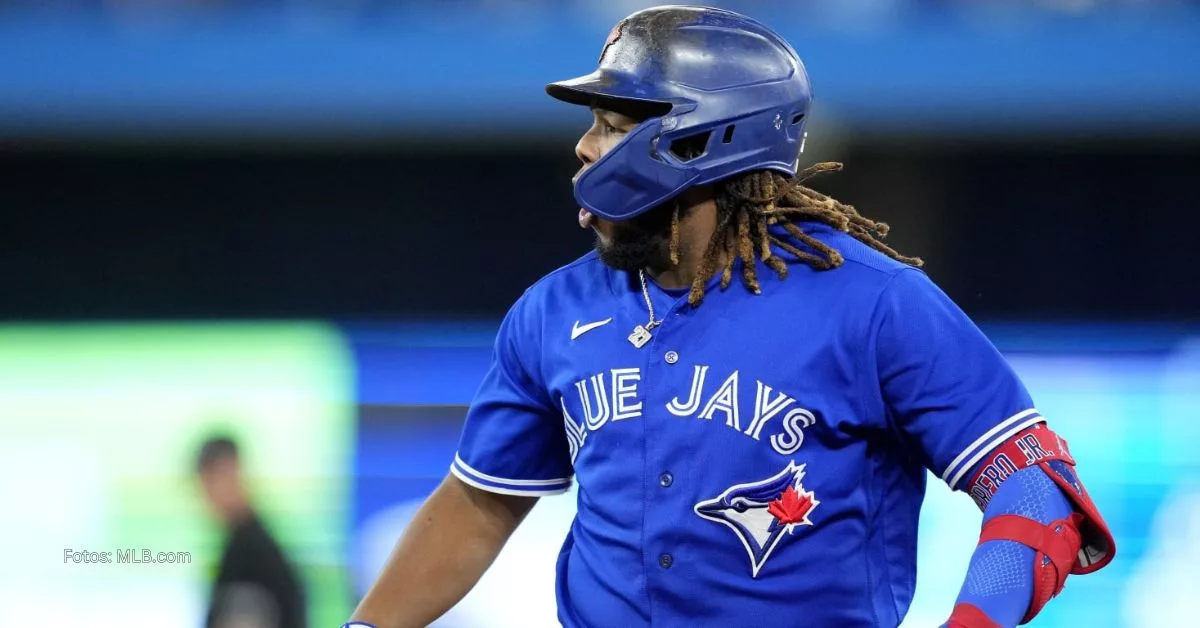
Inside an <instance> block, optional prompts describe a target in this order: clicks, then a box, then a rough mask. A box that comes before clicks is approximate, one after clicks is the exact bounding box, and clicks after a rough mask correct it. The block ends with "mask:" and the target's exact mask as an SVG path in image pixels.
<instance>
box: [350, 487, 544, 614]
mask: <svg viewBox="0 0 1200 628" xmlns="http://www.w3.org/2000/svg"><path fill="white" fill-rule="evenodd" d="M537 500H538V498H537V497H536V496H527V495H504V494H501V493H493V492H490V491H485V490H481V489H478V488H475V487H473V486H470V485H468V484H466V483H464V482H462V481H461V480H459V479H458V478H457V477H455V476H453V475H451V476H448V477H447V478H446V479H445V481H443V482H442V484H441V486H439V487H438V488H437V490H435V491H434V492H433V495H431V496H430V497H429V499H428V500H427V501H426V502H425V504H424V505H423V506H421V509H420V510H418V511H417V514H416V516H415V517H414V518H413V521H412V523H410V524H409V526H408V529H407V530H405V532H404V536H403V537H401V539H400V542H399V544H398V545H397V546H396V549H395V551H394V552H392V555H391V556H390V557H389V558H388V561H387V564H386V565H385V566H384V568H383V572H382V573H381V574H380V576H379V578H378V580H376V582H375V584H374V585H373V586H372V587H371V589H370V591H368V592H367V595H366V597H364V598H363V600H362V602H361V603H360V604H359V605H358V609H357V610H355V611H354V615H353V616H352V620H353V621H360V622H367V623H369V624H371V625H373V626H376V627H377V628H409V627H410V626H411V627H413V628H419V627H422V626H427V625H429V624H430V623H432V622H433V621H434V620H436V619H437V618H438V617H440V616H442V615H443V614H444V613H446V611H448V610H450V609H451V608H452V607H453V606H454V605H455V604H457V603H458V602H459V601H460V600H461V599H462V598H463V597H465V596H466V594H467V592H469V591H470V590H471V588H472V587H474V586H475V584H476V583H477V582H478V581H479V578H480V577H482V576H483V573H484V572H485V571H486V570H487V568H488V567H489V566H491V564H492V562H493V561H494V560H495V559H496V556H497V555H498V554H499V553H500V550H501V548H503V547H504V544H505V543H506V542H507V541H508V538H509V537H510V536H511V535H512V533H513V531H514V530H516V529H517V526H518V525H520V523H521V521H522V520H523V519H524V518H525V515H527V514H528V513H529V510H530V509H531V508H533V506H534V504H536V503H537Z"/></svg>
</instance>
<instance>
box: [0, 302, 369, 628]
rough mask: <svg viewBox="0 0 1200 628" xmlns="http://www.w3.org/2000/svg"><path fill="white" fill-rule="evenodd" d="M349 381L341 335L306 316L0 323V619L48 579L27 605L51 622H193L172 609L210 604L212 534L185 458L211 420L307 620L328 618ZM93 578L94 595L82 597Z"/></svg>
mask: <svg viewBox="0 0 1200 628" xmlns="http://www.w3.org/2000/svg"><path fill="white" fill-rule="evenodd" d="M352 377H353V372H352V365H351V361H350V357H349V355H348V353H347V350H346V344H345V342H344V340H343V338H342V337H341V335H340V333H339V332H338V331H337V330H336V329H335V328H333V327H332V326H329V325H325V324H319V323H303V322H297V323H280V324H266V323H263V324H242V323H237V324H220V323H204V324H170V325H134V324H121V325H72V326H58V325H56V326H4V327H0V460H2V462H0V466H2V467H3V471H4V476H5V477H6V478H7V480H8V481H7V482H6V483H5V484H4V485H3V486H4V488H3V489H0V499H2V503H4V504H6V505H9V506H15V507H14V508H12V511H14V512H17V511H19V512H21V515H20V516H17V517H11V516H10V517H4V518H3V519H2V520H0V537H2V538H5V539H7V540H9V541H11V542H13V544H14V551H15V554H14V556H15V560H13V559H12V558H10V559H9V560H7V561H5V565H7V566H0V590H3V591H4V593H0V619H3V620H4V621H3V623H6V624H11V623H12V622H13V621H23V620H32V619H35V618H33V617H23V616H14V615H20V613H21V612H23V611H20V610H17V609H18V608H20V607H21V606H34V607H36V606H37V605H36V604H32V605H31V604H29V603H28V602H29V600H30V599H36V598H37V597H38V596H40V595H42V594H44V593H45V590H46V588H47V587H48V583H52V582H55V583H57V584H56V586H55V589H56V590H55V592H54V593H55V595H54V597H56V598H57V599H59V600H61V602H60V603H59V604H56V605H55V608H51V609H48V611H47V610H46V609H40V610H41V611H42V612H41V613H40V614H39V616H38V617H37V618H36V619H37V620H38V621H41V622H47V621H48V622H49V624H50V625H77V624H76V622H79V621H81V620H82V619H84V618H86V619H87V623H88V624H90V625H106V624H107V623H113V624H117V623H119V622H120V621H122V620H128V619H129V617H128V616H127V615H128V612H129V609H131V608H137V609H140V612H143V613H146V614H147V615H151V614H155V613H157V614H158V615H159V616H160V617H178V618H179V619H180V620H181V621H187V622H188V623H189V624H190V623H193V622H196V623H198V622H199V621H200V617H194V618H192V617H182V616H180V615H182V614H189V615H190V614H196V613H197V612H198V611H200V610H202V608H203V605H204V604H205V603H206V602H207V599H206V596H207V592H208V580H209V578H211V576H212V573H213V572H214V571H215V568H216V562H217V560H218V559H219V556H220V551H221V543H222V538H221V533H220V532H221V531H220V529H219V527H218V526H217V524H216V522H215V521H213V520H212V518H211V517H210V516H209V514H208V513H207V511H206V510H205V506H204V503H203V502H202V499H201V493H200V490H199V486H198V484H197V482H196V479H195V476H194V473H193V468H194V464H193V461H194V458H195V454H196V449H197V447H198V446H199V444H200V443H201V441H202V440H203V439H204V438H205V437H207V436H209V435H212V434H214V433H223V434H227V435H230V436H233V437H234V438H235V439H237V440H238V441H239V444H240V446H241V447H242V451H243V457H244V460H245V466H246V468H247V471H248V474H249V480H250V483H251V490H252V491H253V494H254V497H255V499H256V503H257V505H258V508H259V511H260V513H261V514H262V516H263V518H264V520H265V521H266V523H267V525H268V526H269V527H270V529H271V530H272V531H274V532H275V533H276V535H277V538H278V540H279V541H280V543H281V544H282V545H283V546H284V549H285V551H287V552H288V554H289V557H290V558H291V559H292V560H293V562H294V563H295V564H296V565H297V567H298V568H299V569H300V571H301V575H302V577H303V579H304V583H305V585H306V589H307V593H308V596H309V599H310V609H311V615H310V618H311V620H312V622H313V623H314V625H328V624H334V625H336V624H337V623H340V622H341V621H343V620H344V618H345V616H346V615H347V614H348V613H349V611H350V603H351V602H350V599H349V593H350V589H349V586H348V584H347V575H346V572H345V568H344V566H343V563H344V559H343V558H342V556H343V552H344V547H345V542H346V541H345V539H346V533H347V531H346V521H347V517H346V513H347V510H348V508H349V485H348V482H349V478H348V476H347V469H349V467H350V465H349V462H348V458H349V456H350V454H351V449H350V448H351V443H352V431H351V430H352V426H353V405H352V404H353V399H352V397H353V380H352ZM65 548H73V549H87V550H90V551H114V550H118V549H121V548H149V549H151V550H152V551H155V552H159V551H164V552H166V551H172V552H191V553H192V555H193V562H192V563H191V564H182V565H85V566H81V565H72V564H64V563H63V560H62V555H63V550H64V549H65ZM98 591H103V592H104V593H103V595H104V596H105V603H104V604H103V607H102V608H100V609H97V608H96V607H95V606H94V604H91V603H89V602H88V600H89V599H92V598H94V597H95V596H96V595H97V592H98ZM147 591H159V592H161V594H160V595H157V596H149V599H147V598H148V596H147V595H146V592H147ZM9 596H12V597H9ZM6 598H7V599H6ZM122 599H124V601H125V602H126V603H125V604H124V605H123V604H122V603H121V602H122ZM17 601H24V602H26V603H25V604H21V605H17V604H14V603H13V602H17ZM106 609H111V610H106ZM47 612H48V615H47ZM106 613H111V614H112V616H106V615H105V614H106ZM134 623H136V622H134Z"/></svg>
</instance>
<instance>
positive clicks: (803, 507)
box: [693, 462, 821, 578]
mask: <svg viewBox="0 0 1200 628" xmlns="http://www.w3.org/2000/svg"><path fill="white" fill-rule="evenodd" d="M805 466H807V465H803V464H802V465H800V466H796V463H795V462H789V463H788V465H787V466H786V467H784V469H783V471H780V472H779V473H777V474H775V475H773V476H771V477H769V478H767V479H765V480H759V481H758V482H750V483H748V484H738V485H735V486H731V487H729V488H727V489H725V492H723V493H721V494H720V495H718V496H717V497H714V498H712V499H709V500H706V501H702V502H700V503H698V504H696V506H695V508H693V510H694V511H695V512H696V514H697V515H700V516H701V517H704V518H705V519H708V520H710V521H716V522H717V523H721V524H724V525H726V526H729V529H730V530H733V532H734V534H737V536H738V538H739V539H740V540H741V541H742V545H743V546H744V547H745V548H746V553H747V554H749V555H750V569H751V576H752V577H754V578H757V577H758V571H759V570H760V569H762V566H763V565H764V564H765V563H766V562H767V558H770V556H771V552H773V551H775V547H776V546H777V545H779V542H780V541H782V540H783V537H784V536H785V535H788V536H790V535H791V534H792V530H794V529H795V528H796V526H799V525H809V526H810V525H812V524H813V522H812V521H811V520H809V518H808V515H809V514H810V513H812V511H813V508H816V506H817V504H819V503H821V502H820V501H818V500H817V498H816V496H815V495H814V494H813V493H812V491H806V490H804V485H803V484H801V483H800V481H801V480H803V479H804V467H805Z"/></svg>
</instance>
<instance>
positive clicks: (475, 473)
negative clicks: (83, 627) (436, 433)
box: [454, 454, 571, 486]
mask: <svg viewBox="0 0 1200 628" xmlns="http://www.w3.org/2000/svg"><path fill="white" fill-rule="evenodd" d="M454 461H455V462H457V463H458V465H459V466H460V467H462V468H463V471H466V472H467V473H469V474H471V475H473V476H475V477H477V478H479V479H481V480H487V481H488V482H497V483H499V484H508V485H510V486H553V485H555V484H562V483H563V482H570V481H571V478H569V477H566V478H559V479H557V480H510V479H508V478H498V477H496V476H494V475H488V474H486V473H482V472H480V471H478V470H476V469H472V468H471V465H469V464H467V463H465V462H463V459H462V458H459V457H458V454H454Z"/></svg>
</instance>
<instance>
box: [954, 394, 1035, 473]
mask: <svg viewBox="0 0 1200 628" xmlns="http://www.w3.org/2000/svg"><path fill="white" fill-rule="evenodd" d="M1045 420H1046V419H1045V418H1043V417H1042V415H1040V414H1038V411H1037V410H1036V409H1033V408H1030V409H1029V410H1025V411H1024V412H1019V413H1017V414H1014V415H1013V416H1012V417H1010V418H1008V419H1005V420H1004V421H1003V422H1001V423H1000V424H999V425H997V426H996V427H993V428H992V429H990V430H988V431H987V433H985V434H984V435H983V436H980V437H979V438H977V439H976V440H975V442H974V443H971V446H970V447H968V448H966V449H965V450H963V452H962V453H961V454H959V455H958V458H955V462H958V461H959V460H961V458H962V457H963V456H965V455H967V453H968V452H970V451H972V450H973V449H975V448H976V447H978V446H979V445H980V443H981V441H983V440H984V439H986V438H988V437H990V436H992V435H993V434H996V432H998V431H1000V430H1004V431H1003V432H1001V433H1000V434H996V436H995V437H994V438H992V439H991V440H990V441H989V442H988V443H987V445H986V446H984V447H979V450H978V451H976V452H975V455H973V456H971V457H970V458H968V459H967V461H966V462H965V463H963V464H962V465H960V466H959V467H958V471H956V472H955V473H954V476H953V477H951V478H950V480H949V481H947V484H949V485H950V488H952V489H953V488H954V487H955V486H956V485H957V484H958V481H959V480H961V479H962V477H963V476H964V475H966V474H967V472H968V471H970V470H971V467H973V466H975V463H977V462H979V461H980V460H981V459H982V458H983V457H984V456H986V455H988V454H989V453H991V451H992V450H993V449H995V448H996V447H998V446H999V445H1000V443H1003V442H1004V441H1006V440H1008V439H1009V438H1011V437H1012V435H1013V434H1016V433H1017V432H1020V431H1021V430H1023V429H1025V428H1027V427H1029V426H1031V425H1036V424H1038V423H1041V422H1042V421H1045ZM1005 428H1007V429H1005ZM954 464H955V463H954V462H952V463H950V467H949V468H948V469H946V473H945V474H943V476H942V479H943V480H945V479H946V477H947V476H949V475H950V470H951V469H953V468H954Z"/></svg>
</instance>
